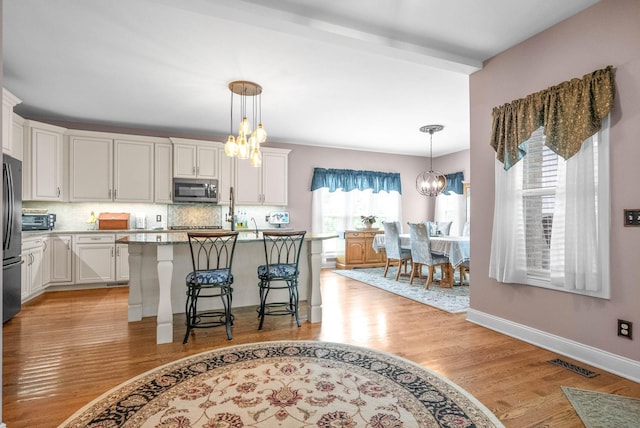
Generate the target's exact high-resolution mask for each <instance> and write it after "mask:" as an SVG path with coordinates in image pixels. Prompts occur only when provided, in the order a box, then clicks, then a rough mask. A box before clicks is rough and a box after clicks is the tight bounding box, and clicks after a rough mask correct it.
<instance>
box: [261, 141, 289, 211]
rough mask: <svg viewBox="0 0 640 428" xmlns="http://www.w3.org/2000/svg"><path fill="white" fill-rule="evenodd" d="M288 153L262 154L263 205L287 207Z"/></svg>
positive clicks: (269, 152) (267, 152)
mask: <svg viewBox="0 0 640 428" xmlns="http://www.w3.org/2000/svg"><path fill="white" fill-rule="evenodd" d="M287 168H288V152H287V153H282V152H271V151H268V150H263V152H262V203H263V204H266V205H287V203H288V202H287V201H288V187H289V175H288V169H287Z"/></svg>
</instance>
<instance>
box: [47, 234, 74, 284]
mask: <svg viewBox="0 0 640 428" xmlns="http://www.w3.org/2000/svg"><path fill="white" fill-rule="evenodd" d="M50 248H51V251H50V252H51V268H50V272H51V273H50V277H51V278H50V282H51V283H59V282H71V281H72V270H71V261H72V252H71V235H54V236H52V237H51V240H50Z"/></svg>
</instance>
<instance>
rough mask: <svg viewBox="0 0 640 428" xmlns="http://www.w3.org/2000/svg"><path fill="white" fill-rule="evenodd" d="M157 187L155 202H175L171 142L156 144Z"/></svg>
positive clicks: (155, 168) (155, 172) (155, 169)
mask: <svg viewBox="0 0 640 428" xmlns="http://www.w3.org/2000/svg"><path fill="white" fill-rule="evenodd" d="M154 159H155V165H154V174H155V180H154V181H155V187H154V202H156V203H162V204H170V203H171V202H173V200H172V197H173V195H172V194H171V192H173V146H172V145H171V143H157V144H156V145H155V156H154Z"/></svg>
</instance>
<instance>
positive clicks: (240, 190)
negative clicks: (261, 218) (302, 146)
mask: <svg viewBox="0 0 640 428" xmlns="http://www.w3.org/2000/svg"><path fill="white" fill-rule="evenodd" d="M260 151H261V152H262V166H261V167H259V168H255V167H252V166H251V165H250V164H249V161H248V160H240V159H236V162H235V173H234V185H235V186H234V190H235V196H236V204H238V205H287V203H288V186H289V181H288V180H289V176H288V158H289V152H290V150H285V149H274V148H265V147H262V148H261V149H260Z"/></svg>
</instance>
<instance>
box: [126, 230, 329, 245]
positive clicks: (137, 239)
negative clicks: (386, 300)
mask: <svg viewBox="0 0 640 428" xmlns="http://www.w3.org/2000/svg"><path fill="white" fill-rule="evenodd" d="M337 237H338V235H337V234H335V233H307V234H306V235H305V237H304V239H305V241H319V240H324V239H331V238H337ZM116 242H117V243H119V244H154V245H172V244H187V243H188V242H189V238H188V237H187V233H186V232H184V231H179V232H172V233H166V232H158V231H155V233H133V234H131V235H129V236H126V237H124V238H120V239H117V240H116ZM238 242H262V234H261V233H258V235H257V236H256V233H255V232H240V233H239V234H238Z"/></svg>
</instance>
